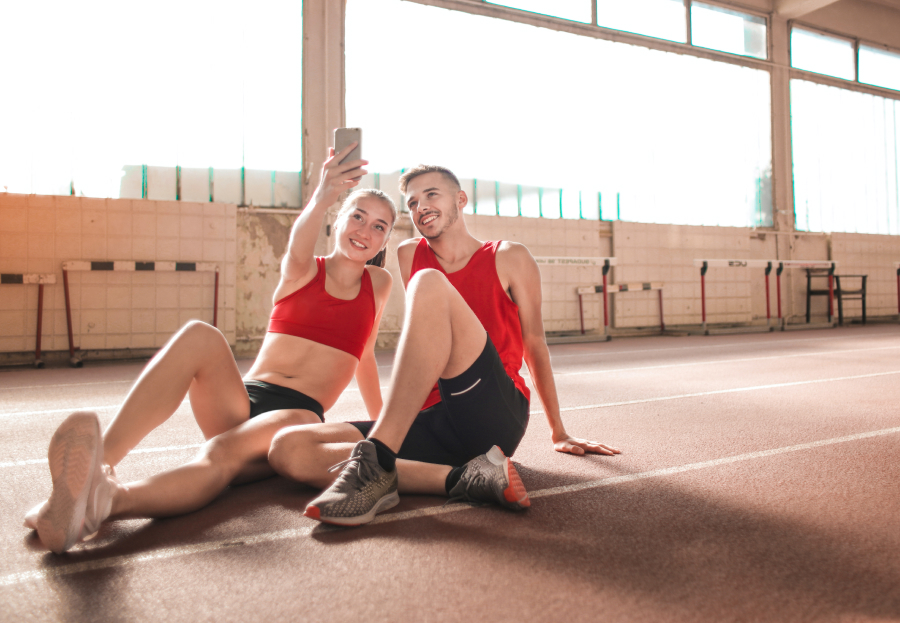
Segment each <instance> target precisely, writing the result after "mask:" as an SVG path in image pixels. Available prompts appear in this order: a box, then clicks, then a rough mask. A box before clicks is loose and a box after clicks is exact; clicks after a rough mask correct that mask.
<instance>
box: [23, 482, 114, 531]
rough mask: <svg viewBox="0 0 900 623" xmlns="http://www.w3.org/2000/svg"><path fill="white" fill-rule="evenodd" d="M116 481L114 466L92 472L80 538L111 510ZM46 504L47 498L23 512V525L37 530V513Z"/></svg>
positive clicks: (96, 525) (97, 526)
mask: <svg viewBox="0 0 900 623" xmlns="http://www.w3.org/2000/svg"><path fill="white" fill-rule="evenodd" d="M118 482H119V481H118V480H117V479H116V470H115V468H113V467H110V466H109V465H102V466H101V467H100V469H99V470H98V471H97V472H95V473H94V479H93V483H94V485H93V486H91V492H90V494H88V501H87V511H86V512H85V514H84V525H85V528H84V529H83V530H82V531H81V538H82V539H83V538H87V537H88V536H90V535H92V534H94V533H95V532H96V531H97V530H99V529H100V524H102V523H103V521H104V520H105V519H106V518H107V517H109V513H110V511H111V510H112V498H113V495H115V488H116V485H117V484H118ZM46 505H47V500H44V501H43V502H41V503H40V504H38V505H37V506H35V507H34V508H32V509H31V510H30V511H28V512H27V513H25V521H24V523H23V525H24V526H25V527H26V528H29V529H31V530H37V518H38V515H39V514H40V513H41V511H42V510H43V508H44V507H45V506H46Z"/></svg>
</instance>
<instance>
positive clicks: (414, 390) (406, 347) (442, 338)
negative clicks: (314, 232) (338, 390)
mask: <svg viewBox="0 0 900 623" xmlns="http://www.w3.org/2000/svg"><path fill="white" fill-rule="evenodd" d="M486 341H487V333H486V332H485V330H484V327H482V326H481V322H479V320H478V318H477V317H476V316H475V313H474V312H473V311H472V310H471V309H470V308H469V306H468V305H467V304H466V302H465V300H464V299H463V298H462V296H460V294H459V292H457V291H456V288H454V287H453V285H452V284H451V283H450V282H449V281H447V278H446V277H445V276H444V275H443V274H441V273H440V272H438V271H436V270H423V271H420V272H418V273H416V274H415V276H414V277H413V278H412V279H411V280H410V282H409V285H408V286H407V290H406V317H405V320H404V324H403V333H402V334H401V335H400V344H399V346H398V347H397V354H396V356H395V358H394V370H393V373H392V374H391V382H390V386H389V387H388V391H387V399H386V400H385V403H384V407H383V408H382V410H381V414H380V415H379V416H378V421H377V422H376V423H375V426H374V427H373V428H372V430H371V432H370V433H369V435H368V437H369V439H372V438H375V439H378V440H379V441H380V442H382V443H383V444H385V445H386V446H388V447H389V448H390V449H391V450H393V451H394V452H395V453H396V452H398V451H399V450H400V446H401V445H402V444H403V440H404V439H405V438H406V433H407V432H408V431H409V427H410V426H411V425H412V423H413V420H415V418H416V415H417V414H418V413H419V409H421V408H422V404H424V402H425V399H426V398H427V397H428V394H429V392H430V391H431V389H432V388H433V387H434V384H435V383H436V382H437V380H438V378H453V377H455V376H458V375H460V374H462V373H463V372H465V371H466V370H467V369H468V368H469V366H471V365H472V363H473V362H474V361H475V360H476V359H478V356H479V355H480V354H481V352H482V351H483V350H484V345H485V342H486Z"/></svg>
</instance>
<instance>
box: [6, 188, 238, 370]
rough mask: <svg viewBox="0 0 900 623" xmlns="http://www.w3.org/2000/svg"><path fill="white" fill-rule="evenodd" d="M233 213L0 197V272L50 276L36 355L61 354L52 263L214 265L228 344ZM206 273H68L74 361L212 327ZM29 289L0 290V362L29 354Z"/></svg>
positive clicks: (63, 344) (185, 205)
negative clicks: (192, 327) (198, 325)
mask: <svg viewBox="0 0 900 623" xmlns="http://www.w3.org/2000/svg"><path fill="white" fill-rule="evenodd" d="M235 230H236V228H235V206H233V205H225V204H215V203H206V204H203V203H190V202H168V201H150V200H130V199H91V198H85V197H67V196H42V195H15V194H8V193H0V272H2V273H54V274H56V275H57V283H56V284H55V285H51V286H46V287H45V294H44V320H43V331H42V336H43V337H42V348H43V350H47V351H53V350H56V351H64V350H67V349H68V338H67V331H66V313H65V298H64V291H63V284H62V267H61V265H62V262H63V261H66V260H138V261H152V260H157V261H163V260H169V261H185V262H214V263H216V264H218V265H219V267H220V277H219V279H220V281H219V312H218V318H219V320H218V324H219V328H221V329H222V330H223V332H224V333H225V335H226V337H227V338H228V340H229V342H230V343H234V339H235V330H234V328H235ZM213 283H214V275H213V274H212V273H191V272H177V273H176V272H72V273H70V275H69V286H70V296H71V301H72V310H73V331H74V333H75V336H76V337H75V345H76V346H77V347H80V349H81V350H82V351H88V350H109V349H116V350H118V349H146V348H157V347H159V346H162V345H163V344H164V343H165V342H166V341H167V340H168V339H169V338H170V337H171V335H172V333H173V332H175V331H176V330H177V329H178V328H179V327H180V326H181V325H183V324H184V323H185V322H187V321H188V320H190V319H193V318H197V319H201V320H204V321H206V322H211V321H212V314H213ZM36 310H37V286H33V285H0V352H6V353H8V352H27V351H32V350H33V349H34V341H35V340H34V338H35V329H36V321H37V314H36Z"/></svg>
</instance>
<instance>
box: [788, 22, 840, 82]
mask: <svg viewBox="0 0 900 623" xmlns="http://www.w3.org/2000/svg"><path fill="white" fill-rule="evenodd" d="M791 65H792V66H793V67H796V68H797V69H805V70H806V71H812V72H815V73H817V74H825V75H828V76H834V77H835V78H843V79H844V80H855V79H856V67H855V59H854V52H853V41H852V40H850V39H843V38H840V37H832V36H829V35H825V34H822V33H818V32H814V31H812V30H806V29H803V28H796V27H795V28H792V29H791Z"/></svg>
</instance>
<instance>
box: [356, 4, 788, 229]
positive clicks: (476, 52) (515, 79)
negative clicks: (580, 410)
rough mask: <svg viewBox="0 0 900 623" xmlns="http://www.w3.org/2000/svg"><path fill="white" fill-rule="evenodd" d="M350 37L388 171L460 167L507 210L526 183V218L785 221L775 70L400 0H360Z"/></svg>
mask: <svg viewBox="0 0 900 623" xmlns="http://www.w3.org/2000/svg"><path fill="white" fill-rule="evenodd" d="M375 21H377V22H378V23H380V24H382V26H381V29H380V30H379V31H377V32H376V31H373V29H372V28H371V27H370V25H371V24H372V23H374V22H375ZM408 32H428V33H429V54H428V55H415V54H410V52H409V45H410V44H409V43H408V39H407V38H406V37H404V35H403V33H408ZM460 32H464V33H466V42H465V45H460V42H459V38H458V37H459V35H458V33H460ZM346 33H347V56H346V59H347V60H346V63H347V65H346V66H347V124H348V125H351V126H360V127H363V128H364V131H365V134H366V145H367V147H366V157H367V158H368V159H369V160H370V162H371V164H370V166H369V170H371V171H373V172H380V173H382V174H384V176H385V178H386V177H387V175H388V174H391V173H392V172H396V171H399V170H400V169H403V168H410V167H412V166H414V165H416V164H418V163H432V164H441V165H444V166H447V167H449V168H450V169H452V170H453V171H454V172H455V173H456V174H457V175H458V176H459V177H460V178H461V182H462V184H463V188H464V189H466V192H467V193H468V192H469V190H468V189H469V188H472V181H471V180H473V179H477V193H474V192H473V193H471V194H470V198H474V199H477V202H478V207H477V212H478V213H479V214H496V213H497V193H496V191H497V188H498V186H497V184H496V183H497V182H499V183H500V184H499V189H500V205H501V211H502V212H503V213H510V214H511V213H512V210H513V197H514V194H513V192H514V190H515V189H516V188H517V187H518V186H519V185H521V187H522V191H521V193H522V197H521V205H522V214H523V215H525V216H537V215H538V214H542V215H543V216H544V218H559V217H560V215H561V214H562V216H563V217H565V218H578V217H579V215H581V216H584V217H585V218H598V217H599V214H598V207H602V212H603V216H604V218H605V219H613V218H615V217H616V214H617V197H618V198H619V199H620V201H619V203H620V205H621V217H622V218H623V219H627V220H632V221H642V222H659V223H684V224H705V225H734V226H754V225H770V224H771V218H772V215H771V190H770V184H769V175H770V173H769V171H770V160H771V125H770V118H769V117H770V115H769V110H770V94H769V83H770V80H769V74H768V72H766V71H760V70H755V69H749V68H743V67H736V66H734V65H731V64H727V63H718V62H714V61H711V60H706V59H699V58H694V57H689V56H685V55H681V54H670V53H665V52H659V51H654V50H649V49H647V48H643V47H639V46H632V45H625V44H621V43H614V42H610V41H604V40H598V39H593V38H589V37H581V36H577V35H574V34H570V33H562V32H558V31H554V30H549V29H545V28H535V27H532V26H528V25H525V24H520V23H516V22H511V21H508V20H498V19H492V18H488V17H483V16H475V15H470V14H467V13H463V12H460V11H451V10H447V9H440V8H436V7H433V6H425V5H421V4H417V3H412V2H402V1H400V0H349V1H348V3H347V31H346ZM573 58H577V59H578V62H577V63H572V62H571V59H573ZM397 59H403V60H402V67H399V68H398V67H396V63H397ZM383 67H392V68H393V69H391V70H390V71H386V70H382V69H378V68H383ZM392 76H393V77H392ZM398 76H399V78H396V77H398ZM435 76H439V77H440V78H441V80H439V81H437V82H436V81H435ZM448 76H449V78H447V77H448ZM635 76H640V77H641V79H640V80H636V79H635ZM445 78H446V79H445ZM398 79H399V84H398V83H397V80H398ZM460 81H461V82H460ZM457 83H458V84H464V85H465V92H466V94H467V96H466V97H455V96H453V92H454V91H453V88H454V86H453V85H454V84H457ZM398 92H401V93H402V94H403V95H402V97H398ZM670 94H677V96H675V95H671V96H670ZM560 190H562V194H560ZM579 191H580V195H579ZM588 198H590V199H588ZM598 204H599V205H598ZM516 207H517V206H516Z"/></svg>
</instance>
